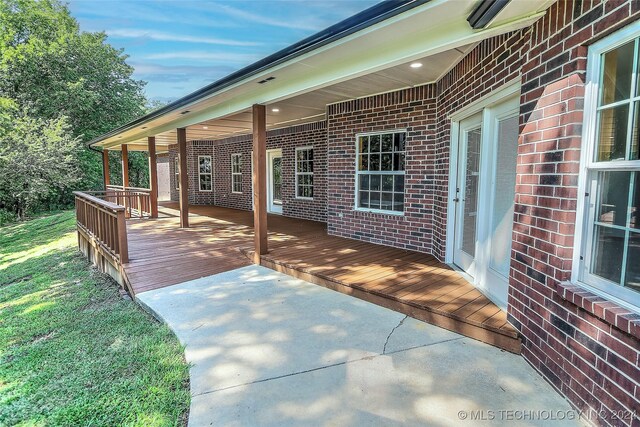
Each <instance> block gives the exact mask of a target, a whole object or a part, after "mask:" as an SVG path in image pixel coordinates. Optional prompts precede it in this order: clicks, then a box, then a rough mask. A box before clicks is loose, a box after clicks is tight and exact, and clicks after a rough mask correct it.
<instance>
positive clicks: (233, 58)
mask: <svg viewBox="0 0 640 427" xmlns="http://www.w3.org/2000/svg"><path fill="white" fill-rule="evenodd" d="M260 57H261V55H258V54H253V53H235V52H207V51H199V50H190V51H175V52H162V53H152V54H150V55H147V56H145V59H155V60H158V59H160V60H166V59H192V60H193V59H195V60H201V61H224V62H233V63H249V62H253V61H256V60H258V59H260Z"/></svg>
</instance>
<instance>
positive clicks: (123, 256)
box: [73, 191, 129, 264]
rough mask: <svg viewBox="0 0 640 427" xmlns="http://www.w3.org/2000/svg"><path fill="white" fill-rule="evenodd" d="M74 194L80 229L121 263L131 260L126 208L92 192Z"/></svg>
mask: <svg viewBox="0 0 640 427" xmlns="http://www.w3.org/2000/svg"><path fill="white" fill-rule="evenodd" d="M73 194H74V195H75V198H76V220H77V225H78V229H79V230H82V231H83V232H84V233H86V234H87V236H88V237H89V238H91V239H92V240H93V241H94V242H95V243H96V244H98V245H99V246H100V247H101V249H102V250H104V251H105V252H107V253H109V254H110V255H111V256H112V257H114V258H115V259H117V260H118V261H120V263H121V264H124V263H127V262H129V247H128V243H127V225H126V221H125V215H126V208H125V207H124V206H120V205H117V204H115V203H112V202H109V201H106V200H102V199H100V198H98V197H96V196H94V195H92V194H88V193H83V192H80V191H74V193H73Z"/></svg>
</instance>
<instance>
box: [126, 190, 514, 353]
mask: <svg viewBox="0 0 640 427" xmlns="http://www.w3.org/2000/svg"><path fill="white" fill-rule="evenodd" d="M158 216H159V218H158V219H152V220H129V221H127V237H128V246H129V256H128V258H129V259H128V262H127V263H124V264H123V265H122V269H123V276H124V280H125V282H126V283H125V286H127V288H129V289H130V291H131V292H132V293H133V294H136V293H140V292H145V291H148V290H151V289H157V288H160V287H165V286H170V285H173V284H177V283H182V282H186V281H189V280H194V279H197V278H200V277H204V276H208V275H212V274H217V273H222V272H225V271H229V270H232V269H235V268H239V267H243V266H247V265H250V264H251V263H252V260H253V250H254V249H253V239H254V230H253V213H252V212H248V211H240V210H234V209H227V208H220V207H215V206H191V209H190V216H189V222H190V228H179V227H178V225H179V221H180V219H179V216H180V214H179V210H178V205H177V203H170V202H164V203H160V206H159V215H158ZM268 220H269V235H268V238H269V252H268V253H267V254H264V255H263V256H262V257H260V263H261V264H262V265H264V266H266V267H269V268H272V269H274V270H277V271H281V272H284V273H286V274H289V275H292V276H294V277H298V278H301V279H303V280H306V281H309V282H311V283H315V284H318V285H321V286H324V287H327V288H330V289H333V290H336V291H339V292H342V293H345V294H349V295H352V296H354V297H357V298H360V299H363V300H365V301H369V302H372V303H374V304H378V305H381V306H384V307H387V308H389V309H391V310H394V311H398V312H401V313H404V314H406V315H408V316H410V317H413V318H416V319H420V320H423V321H425V322H428V323H432V324H434V325H437V326H440V327H443V328H445V329H449V330H452V331H454V332H458V333H460V334H462V335H465V336H469V337H472V338H475V339H478V340H480V341H483V342H486V343H489V344H492V345H495V346H497V347H500V348H503V349H505V350H508V351H511V352H516V353H518V352H519V351H520V345H521V343H520V340H519V338H518V333H517V331H516V329H515V328H514V327H513V326H511V325H510V324H509V322H508V321H507V314H506V313H505V312H504V311H502V310H501V309H500V308H498V307H497V306H496V305H495V304H493V303H492V302H491V301H490V300H489V299H487V298H486V297H485V296H484V295H483V294H482V293H480V292H479V291H478V290H477V289H476V288H475V287H474V286H473V285H471V284H470V283H469V282H467V280H466V279H465V278H464V277H463V276H462V275H461V274H460V273H458V272H457V271H455V270H453V269H451V268H450V267H449V266H448V265H446V264H443V263H441V262H439V261H438V260H436V259H435V258H434V257H432V256H430V255H427V254H422V253H418V252H412V251H406V250H402V249H396V248H391V247H386V246H380V245H374V244H371V243H366V242H360V241H355V240H351V239H345V238H340V237H335V236H329V235H327V232H326V225H325V224H323V223H319V222H313V221H305V220H300V219H293V218H286V217H283V216H279V215H269V218H268Z"/></svg>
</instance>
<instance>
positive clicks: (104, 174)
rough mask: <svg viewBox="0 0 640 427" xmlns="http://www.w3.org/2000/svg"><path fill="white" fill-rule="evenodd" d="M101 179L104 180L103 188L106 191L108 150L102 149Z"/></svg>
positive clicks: (107, 182) (108, 182) (107, 183)
mask: <svg viewBox="0 0 640 427" xmlns="http://www.w3.org/2000/svg"><path fill="white" fill-rule="evenodd" d="M102 179H103V181H104V190H105V191H107V186H108V185H109V184H110V181H109V150H107V149H106V148H105V149H103V150H102Z"/></svg>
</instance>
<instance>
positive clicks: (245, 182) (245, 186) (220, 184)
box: [214, 135, 253, 211]
mask: <svg viewBox="0 0 640 427" xmlns="http://www.w3.org/2000/svg"><path fill="white" fill-rule="evenodd" d="M251 144H252V139H251V135H242V136H238V137H233V138H227V139H223V140H220V141H216V142H215V148H214V151H215V166H214V170H215V192H216V205H217V206H224V207H226V208H232V209H242V210H246V211H250V210H252V209H253V206H252V205H251V191H252V190H251V189H252V186H251ZM231 154H242V194H237V193H232V192H231Z"/></svg>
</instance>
